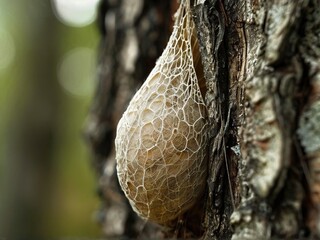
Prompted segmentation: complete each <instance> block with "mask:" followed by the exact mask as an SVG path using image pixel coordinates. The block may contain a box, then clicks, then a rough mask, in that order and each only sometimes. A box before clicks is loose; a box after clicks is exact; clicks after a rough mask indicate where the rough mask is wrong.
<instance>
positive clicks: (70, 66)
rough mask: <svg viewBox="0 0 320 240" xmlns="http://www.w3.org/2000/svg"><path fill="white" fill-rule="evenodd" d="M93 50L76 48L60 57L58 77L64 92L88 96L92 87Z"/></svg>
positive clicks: (93, 69)
mask: <svg viewBox="0 0 320 240" xmlns="http://www.w3.org/2000/svg"><path fill="white" fill-rule="evenodd" d="M94 71H95V51H94V50H93V49H90V48H76V49H74V50H71V51H70V52H68V53H67V54H66V55H65V56H64V57H63V59H62V61H61V63H60V65H59V69H58V78H59V82H60V84H61V86H62V87H63V89H64V90H66V92H68V93H70V94H72V95H75V96H88V95H90V94H91V93H92V91H93V88H94V76H95V75H94Z"/></svg>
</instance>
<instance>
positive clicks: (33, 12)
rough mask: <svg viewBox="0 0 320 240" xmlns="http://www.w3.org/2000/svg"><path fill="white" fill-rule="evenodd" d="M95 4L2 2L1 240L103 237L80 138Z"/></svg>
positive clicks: (90, 83)
mask: <svg viewBox="0 0 320 240" xmlns="http://www.w3.org/2000/svg"><path fill="white" fill-rule="evenodd" d="M97 1H98V0H52V1H50V0H45V1H44V0H23V1H12V0H1V1H0V239H17V238H18V239H26V238H28V239H36V238H39V239H41V238H46V239H48V238H50V239H52V238H54V239H56V238H65V237H89V238H98V237H99V236H101V235H102V233H101V229H100V226H99V225H98V224H97V222H96V221H95V211H97V210H98V208H99V199H98V197H97V195H96V193H95V189H96V184H97V182H96V177H95V175H94V171H93V169H92V168H91V165H90V153H89V150H88V148H87V146H86V144H85V141H84V137H83V127H84V123H85V118H86V115H87V113H88V111H89V108H90V102H91V100H92V95H93V92H94V88H95V82H96V77H95V67H96V53H97V51H98V45H99V44H98V43H99V33H98V30H97V27H96V24H95V22H94V21H95V19H96V8H97V4H98V2H97Z"/></svg>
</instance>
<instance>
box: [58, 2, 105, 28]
mask: <svg viewBox="0 0 320 240" xmlns="http://www.w3.org/2000/svg"><path fill="white" fill-rule="evenodd" d="M98 3H99V0H52V4H53V9H54V12H55V15H56V17H57V18H58V19H59V20H60V21H61V22H63V23H64V24H66V25H69V26H72V27H84V26H86V25H89V24H90V23H92V22H93V21H94V20H95V18H96V12H97V11H96V9H97V5H98Z"/></svg>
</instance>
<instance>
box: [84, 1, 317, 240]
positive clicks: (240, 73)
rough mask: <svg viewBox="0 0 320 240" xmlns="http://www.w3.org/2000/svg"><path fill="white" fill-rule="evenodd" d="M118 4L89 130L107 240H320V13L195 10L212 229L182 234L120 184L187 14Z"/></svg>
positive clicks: (107, 13)
mask: <svg viewBox="0 0 320 240" xmlns="http://www.w3.org/2000/svg"><path fill="white" fill-rule="evenodd" d="M113 2H114V1H112V0H104V1H102V4H101V6H100V16H101V19H100V27H101V29H102V33H103V38H102V47H101V49H100V63H99V86H98V88H97V94H96V98H95V102H94V104H93V107H92V111H91V114H90V117H89V118H88V123H87V136H88V139H89V140H90V144H91V146H92V149H93V152H94V154H95V160H94V164H95V166H96V170H97V172H98V174H99V183H100V189H101V193H102V197H103V202H104V209H103V211H102V216H103V219H102V220H103V227H104V230H105V234H106V235H107V236H127V237H132V238H134V237H138V236H140V237H142V236H146V237H149V238H150V237H166V236H171V237H172V236H173V237H184V238H187V237H190V236H192V237H198V238H200V237H203V238H205V239H231V238H232V239H234V240H235V239H271V238H292V239H293V238H301V237H320V215H319V214H320V213H319V203H320V197H319V194H320V193H319V187H320V178H319V176H318V175H319V173H318V171H319V170H318V168H320V167H319V166H320V165H319V163H318V162H319V161H320V137H319V136H320V91H319V89H320V67H319V66H320V11H319V9H320V8H319V7H320V3H319V1H318V0H309V1H307V0H299V1H286V0H281V1H264V0H260V1H259V0H257V1H243V0H241V1H233V0H202V1H201V0H199V1H195V3H194V4H193V7H192V13H193V20H194V22H195V25H196V29H197V35H198V40H199V44H200V50H201V59H202V64H203V68H204V76H205V79H206V88H207V89H206V96H205V102H206V106H207V109H208V113H209V116H208V121H209V124H210V131H209V135H210V136H209V137H210V143H209V149H210V154H209V165H208V172H209V174H208V179H207V183H208V184H207V190H206V194H205V197H204V198H203V200H205V202H206V204H205V210H204V217H203V218H202V220H203V221H202V223H200V222H191V221H190V219H188V218H187V217H185V218H184V219H182V224H181V221H179V222H178V223H177V226H176V228H175V229H171V230H168V229H166V230H164V229H162V228H160V227H158V226H156V225H153V224H151V223H146V224H144V222H143V221H142V220H140V219H139V218H138V217H137V216H136V215H135V214H134V213H133V212H132V210H131V208H130V206H129V204H128V202H127V201H126V199H125V198H124V196H123V194H122V193H121V191H120V190H119V186H118V182H117V179H116V171H115V156H114V147H113V142H114V137H115V129H116V125H117V122H118V120H119V119H120V117H121V114H122V112H123V111H124V110H125V106H126V105H127V103H128V102H129V101H130V98H131V97H132V95H133V94H134V92H135V90H136V88H137V86H139V85H140V84H141V82H142V81H143V80H144V79H145V78H146V76H147V75H148V73H149V72H150V71H151V69H152V66H153V65H154V62H155V60H156V58H157V57H158V56H159V55H160V53H161V51H162V49H163V48H164V46H165V42H166V40H167V39H168V34H169V32H170V29H171V25H172V21H171V19H172V15H173V12H174V10H175V9H176V8H177V6H176V5H175V4H173V3H171V1H161V2H159V3H158V2H157V1H148V3H147V1H143V0H139V1H134V3H133V2H132V1H125V0H122V1H117V3H113ZM169 9H170V10H169ZM162 33H164V34H162ZM115 216H116V217H115ZM188 221H190V222H189V223H188ZM192 225H198V226H196V227H195V226H192ZM198 227H202V230H203V231H195V230H194V229H198ZM161 232H162V233H161Z"/></svg>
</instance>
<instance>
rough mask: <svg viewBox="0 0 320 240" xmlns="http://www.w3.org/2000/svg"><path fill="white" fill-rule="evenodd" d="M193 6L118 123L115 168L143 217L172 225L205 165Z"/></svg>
mask: <svg viewBox="0 0 320 240" xmlns="http://www.w3.org/2000/svg"><path fill="white" fill-rule="evenodd" d="M194 34H195V30H194V23H193V21H192V16H191V12H190V7H189V6H186V5H183V4H181V5H180V8H179V9H178V11H177V13H176V20H175V24H174V29H173V32H172V35H171V37H170V39H169V42H168V44H167V47H166V48H165V50H164V52H163V53H162V55H161V57H160V58H159V59H158V61H157V63H156V65H155V67H154V69H153V70H152V72H151V73H150V75H149V76H148V78H147V80H146V81H145V83H144V84H143V85H142V86H141V88H140V89H139V90H138V92H137V93H136V94H135V96H134V97H133V98H132V100H131V102H130V104H129V106H128V108H127V110H126V111H125V112H124V114H123V116H122V118H121V119H120V121H119V124H118V128H117V136H116V140H115V145H116V159H117V173H118V178H119V182H120V185H121V188H122V190H123V191H124V193H125V195H126V197H127V198H128V199H129V201H130V204H131V206H132V207H133V209H134V211H135V212H137V213H138V214H139V215H140V216H141V217H142V218H144V219H147V220H151V221H153V222H156V223H159V224H162V225H168V224H169V223H170V222H172V221H173V220H175V219H177V218H178V217H179V216H181V215H182V214H183V213H184V212H186V211H187V210H188V209H189V208H190V207H192V206H193V205H194V204H195V202H196V201H197V200H198V199H199V197H200V196H201V194H202V193H203V191H204V187H205V182H206V174H207V164H206V152H207V149H206V145H207V121H206V119H207V111H206V107H205V104H204V101H203V97H202V95H201V91H200V88H199V84H198V79H197V75H196V71H195V64H196V63H195V61H198V60H195V56H194V54H193V48H194V46H195V44H197V43H196V40H195V39H196V37H195V36H194Z"/></svg>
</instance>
